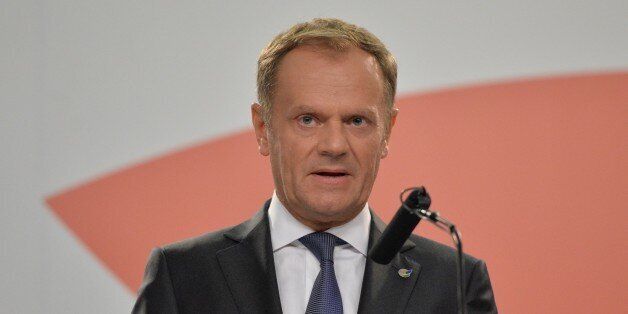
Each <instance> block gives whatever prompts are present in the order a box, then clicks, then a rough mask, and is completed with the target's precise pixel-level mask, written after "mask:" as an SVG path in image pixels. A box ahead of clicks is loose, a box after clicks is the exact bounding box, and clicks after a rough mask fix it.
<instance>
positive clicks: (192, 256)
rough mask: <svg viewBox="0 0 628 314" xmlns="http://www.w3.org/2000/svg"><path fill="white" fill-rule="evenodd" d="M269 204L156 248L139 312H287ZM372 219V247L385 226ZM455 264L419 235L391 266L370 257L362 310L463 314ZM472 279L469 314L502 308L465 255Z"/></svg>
mask: <svg viewBox="0 0 628 314" xmlns="http://www.w3.org/2000/svg"><path fill="white" fill-rule="evenodd" d="M269 204H270V201H268V202H266V204H265V205H264V207H263V208H262V209H261V210H260V211H259V212H258V213H257V214H256V215H255V216H254V217H253V218H251V219H250V220H248V221H246V222H244V223H242V224H239V225H237V226H235V227H231V228H227V229H223V230H220V231H216V232H212V233H208V234H205V235H202V236H199V237H196V238H192V239H189V240H185V241H182V242H179V243H175V244H171V245H167V246H165V247H163V248H156V249H154V250H153V252H152V253H151V256H150V258H149V261H148V264H147V266H146V272H145V274H144V281H143V283H142V286H141V288H140V291H139V296H138V299H137V302H136V304H135V306H134V308H133V313H151V314H152V313H168V314H174V313H180V314H183V313H221V314H222V313H281V303H280V300H279V292H278V291H279V290H278V288H277V279H276V277H275V264H274V261H273V250H272V247H271V241H270V229H269V225H268V215H267V211H268V205H269ZM371 217H372V222H371V228H370V230H371V231H370V235H369V248H370V247H372V245H373V243H375V242H376V241H377V240H378V239H379V237H380V236H381V234H382V231H383V230H384V228H385V227H386V225H385V224H384V223H383V222H382V221H381V220H380V219H379V218H378V217H377V216H376V215H374V214H372V215H371ZM456 267H457V266H456V252H455V251H454V250H453V249H452V248H450V247H448V246H445V245H442V244H439V243H436V242H434V241H431V240H428V239H425V238H422V237H420V236H417V235H414V234H413V235H412V236H411V237H410V238H409V239H408V241H406V242H405V244H404V245H403V247H402V248H401V250H400V252H399V253H398V254H397V255H396V256H395V258H394V259H393V261H392V262H390V263H389V264H388V265H380V264H377V263H374V262H372V261H370V260H367V262H366V267H365V271H364V280H363V283H362V291H361V296H360V305H359V310H358V312H359V313H439V314H444V313H452V314H454V313H457V311H458V307H457V304H458V303H457V302H458V301H457V294H456V293H457V288H456V287H457V286H456V283H457V268H456ZM401 268H405V269H412V273H411V275H410V277H408V278H403V277H401V276H400V275H399V274H398V271H399V269H401ZM465 282H466V287H465V291H466V300H467V312H468V313H469V314H471V313H497V309H496V306H495V299H494V296H493V290H492V288H491V282H490V280H489V277H488V272H487V269H486V264H485V263H484V262H483V261H482V260H479V259H476V258H474V257H472V256H469V255H466V256H465ZM287 314H292V313H287Z"/></svg>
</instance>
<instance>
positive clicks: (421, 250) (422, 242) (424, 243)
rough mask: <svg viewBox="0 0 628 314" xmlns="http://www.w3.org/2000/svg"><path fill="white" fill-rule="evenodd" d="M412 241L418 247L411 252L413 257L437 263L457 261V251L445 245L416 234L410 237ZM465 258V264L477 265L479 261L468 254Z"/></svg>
mask: <svg viewBox="0 0 628 314" xmlns="http://www.w3.org/2000/svg"><path fill="white" fill-rule="evenodd" d="M410 241H412V242H414V244H415V245H416V247H414V248H413V249H412V250H410V251H411V252H412V253H411V254H412V255H413V256H415V255H418V256H421V258H422V259H425V258H431V259H433V260H436V261H441V262H442V261H447V262H454V263H455V261H456V259H457V251H456V249H454V248H452V247H450V246H447V245H445V244H442V243H439V242H436V241H434V240H430V239H427V238H424V237H422V236H419V235H416V234H412V235H411V236H410ZM464 257H465V263H470V264H475V263H477V262H478V261H479V259H478V258H476V257H473V256H471V255H469V254H466V253H465V254H464Z"/></svg>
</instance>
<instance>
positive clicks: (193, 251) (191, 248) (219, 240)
mask: <svg viewBox="0 0 628 314" xmlns="http://www.w3.org/2000/svg"><path fill="white" fill-rule="evenodd" d="M231 229H233V226H231V227H227V228H224V229H220V230H216V231H212V232H208V233H205V234H203V235H199V236H196V237H192V238H188V239H184V240H181V241H178V242H174V243H170V244H167V245H164V246H163V247H162V250H163V252H164V255H167V256H169V257H181V256H188V255H198V254H202V255H207V254H214V253H215V252H217V251H219V250H222V249H224V248H227V247H229V246H232V245H233V244H235V243H237V242H236V241H233V240H231V239H229V238H227V237H225V236H224V234H225V233H226V232H227V231H229V230H231Z"/></svg>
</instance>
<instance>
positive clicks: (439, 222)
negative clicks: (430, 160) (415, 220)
mask: <svg viewBox="0 0 628 314" xmlns="http://www.w3.org/2000/svg"><path fill="white" fill-rule="evenodd" d="M415 189H417V188H408V189H405V190H403V192H401V194H400V195H399V198H400V199H401V200H402V202H401V204H402V206H403V207H404V208H405V209H406V210H408V211H409V212H411V213H413V214H415V215H417V216H419V217H420V218H425V219H427V220H428V221H430V222H431V223H432V224H434V225H435V226H436V227H438V228H439V229H441V230H444V231H446V232H449V234H450V235H451V238H452V240H453V242H454V245H456V249H457V250H456V251H457V252H458V260H457V264H458V313H460V314H466V312H467V310H466V302H465V291H464V254H463V251H462V238H461V236H460V232H459V231H458V229H457V228H456V225H454V224H453V223H452V222H451V221H449V220H447V219H445V218H443V217H441V216H440V214H439V213H438V212H436V211H430V210H428V209H423V208H410V207H409V206H407V205H406V204H405V203H404V202H403V195H404V194H405V193H406V192H408V191H411V190H415ZM421 189H424V188H422V187H421ZM421 197H427V198H429V196H428V195H427V194H425V195H421ZM419 203H420V202H419Z"/></svg>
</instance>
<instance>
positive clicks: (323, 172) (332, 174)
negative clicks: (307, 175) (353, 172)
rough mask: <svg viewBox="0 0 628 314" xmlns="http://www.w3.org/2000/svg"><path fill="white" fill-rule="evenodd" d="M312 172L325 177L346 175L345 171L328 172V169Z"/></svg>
mask: <svg viewBox="0 0 628 314" xmlns="http://www.w3.org/2000/svg"><path fill="white" fill-rule="evenodd" d="M314 174H316V175H319V176H326V177H342V176H346V175H348V174H347V173H346V172H328V171H318V172H314Z"/></svg>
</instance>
